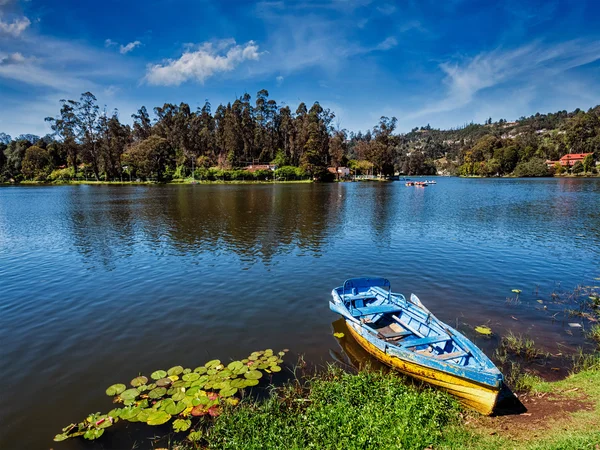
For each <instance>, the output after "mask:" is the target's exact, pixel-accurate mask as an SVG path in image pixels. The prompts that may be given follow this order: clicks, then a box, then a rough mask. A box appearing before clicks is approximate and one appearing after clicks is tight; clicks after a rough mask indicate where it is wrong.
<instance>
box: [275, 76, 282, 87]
mask: <svg viewBox="0 0 600 450" xmlns="http://www.w3.org/2000/svg"><path fill="white" fill-rule="evenodd" d="M283 80H284V78H283V77H282V76H281V75H279V76H278V77H276V78H275V81H276V82H277V86H281V85H282V84H283Z"/></svg>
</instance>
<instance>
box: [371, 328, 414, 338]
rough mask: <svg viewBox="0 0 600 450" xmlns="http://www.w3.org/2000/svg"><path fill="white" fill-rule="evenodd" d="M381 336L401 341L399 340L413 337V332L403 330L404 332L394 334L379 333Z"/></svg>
mask: <svg viewBox="0 0 600 450" xmlns="http://www.w3.org/2000/svg"><path fill="white" fill-rule="evenodd" d="M379 334H381V335H382V336H383V337H384V338H385V339H399V338H403V337H406V336H412V334H413V332H412V331H408V330H403V331H398V332H395V333H394V332H392V333H382V332H381V331H380V332H379Z"/></svg>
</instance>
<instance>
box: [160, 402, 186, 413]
mask: <svg viewBox="0 0 600 450" xmlns="http://www.w3.org/2000/svg"><path fill="white" fill-rule="evenodd" d="M184 409H185V403H183V402H177V403H175V402H172V403H170V404H168V405H167V406H166V407H165V408H164V411H165V412H167V413H168V414H171V415H172V416H176V415H177V414H180V413H181V412H182V411H183V410H184Z"/></svg>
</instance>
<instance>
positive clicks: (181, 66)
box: [146, 39, 261, 86]
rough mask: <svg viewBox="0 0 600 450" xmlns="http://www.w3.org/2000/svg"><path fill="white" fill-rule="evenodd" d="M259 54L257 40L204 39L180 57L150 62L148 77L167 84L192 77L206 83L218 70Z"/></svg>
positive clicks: (253, 58) (152, 80)
mask: <svg viewBox="0 0 600 450" xmlns="http://www.w3.org/2000/svg"><path fill="white" fill-rule="evenodd" d="M225 51H226V52H225ZM224 52H225V53H224ZM223 53H224V54H223ZM260 56H261V53H259V51H258V45H257V44H256V43H255V42H254V41H248V42H246V43H245V44H243V45H237V44H236V43H235V41H234V40H233V39H227V40H222V41H217V42H216V43H212V42H205V43H204V44H202V45H200V47H199V48H198V49H197V50H195V51H194V50H193V49H187V50H186V51H185V52H184V53H183V55H181V57H180V58H179V59H170V60H167V61H166V62H165V63H163V64H153V65H149V66H148V70H147V73H146V81H147V82H148V83H150V84H155V85H165V86H178V85H180V84H181V83H184V82H186V81H189V80H195V81H198V82H200V83H204V81H205V80H206V79H207V78H210V77H211V76H213V75H215V74H216V73H219V72H231V71H232V70H233V69H235V68H236V67H237V66H239V65H240V64H241V63H242V62H244V61H251V60H253V61H256V60H258V59H259V58H260Z"/></svg>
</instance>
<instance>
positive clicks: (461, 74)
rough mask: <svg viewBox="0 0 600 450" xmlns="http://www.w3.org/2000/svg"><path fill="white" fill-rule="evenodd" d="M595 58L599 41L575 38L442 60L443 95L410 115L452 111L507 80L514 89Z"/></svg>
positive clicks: (597, 57) (599, 57)
mask: <svg viewBox="0 0 600 450" xmlns="http://www.w3.org/2000/svg"><path fill="white" fill-rule="evenodd" d="M598 59H600V41H593V42H584V41H581V40H576V41H568V42H563V43H560V44H556V45H544V44H542V43H539V42H536V43H532V44H528V45H524V46H522V47H518V48H515V49H512V50H503V49H497V50H493V51H490V52H483V53H480V54H478V55H477V56H475V57H472V58H464V59H461V60H460V61H446V62H443V63H442V64H440V66H439V67H440V69H441V70H442V72H443V73H444V79H443V84H444V86H445V87H446V94H445V96H444V97H443V98H441V99H440V100H438V101H435V102H433V103H432V104H430V105H428V106H426V107H425V108H423V109H421V110H420V111H418V112H416V113H415V114H413V117H420V116H424V115H427V114H434V113H441V112H447V111H452V110H456V109H458V108H461V107H463V106H466V105H468V104H470V103H471V102H473V101H474V99H475V98H476V96H477V94H478V93H480V92H481V91H483V90H485V89H488V88H492V87H496V86H500V85H503V84H509V83H510V84H509V86H508V87H509V88H510V89H514V88H515V87H516V86H523V85H524V84H528V83H530V84H535V83H540V82H544V81H546V80H548V79H549V78H551V77H556V76H558V75H560V74H563V73H565V72H566V71H568V70H571V69H574V68H576V67H579V66H583V65H585V64H589V63H592V62H594V61H596V60H598Z"/></svg>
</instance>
